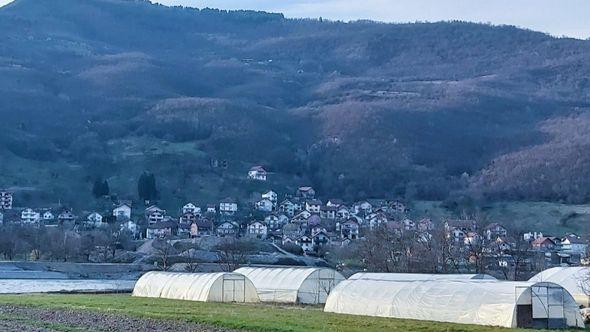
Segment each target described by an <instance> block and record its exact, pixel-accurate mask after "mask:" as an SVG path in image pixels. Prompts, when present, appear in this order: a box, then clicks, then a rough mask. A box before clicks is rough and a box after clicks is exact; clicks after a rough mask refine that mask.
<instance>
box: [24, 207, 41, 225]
mask: <svg viewBox="0 0 590 332" xmlns="http://www.w3.org/2000/svg"><path fill="white" fill-rule="evenodd" d="M20 219H21V221H22V222H23V223H25V224H34V223H38V222H39V220H41V214H40V213H39V212H36V211H33V209H29V208H26V209H24V210H23V211H22V212H21V214H20Z"/></svg>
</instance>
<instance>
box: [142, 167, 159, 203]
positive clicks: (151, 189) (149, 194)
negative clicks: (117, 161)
mask: <svg viewBox="0 0 590 332" xmlns="http://www.w3.org/2000/svg"><path fill="white" fill-rule="evenodd" d="M137 194H138V195H139V198H140V199H142V200H144V201H152V200H155V199H157V198H158V188H157V185H156V176H155V175H154V174H152V173H149V172H143V174H141V176H140V177H139V181H138V182H137Z"/></svg>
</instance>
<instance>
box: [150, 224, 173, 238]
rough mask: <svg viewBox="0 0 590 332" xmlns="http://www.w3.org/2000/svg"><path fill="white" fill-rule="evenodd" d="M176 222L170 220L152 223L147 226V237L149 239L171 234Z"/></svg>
mask: <svg viewBox="0 0 590 332" xmlns="http://www.w3.org/2000/svg"><path fill="white" fill-rule="evenodd" d="M174 227H175V224H174V223H173V222H169V221H161V222H158V223H154V224H150V225H148V227H147V231H146V238H147V239H158V238H165V237H168V236H171V235H172V233H173V228H174Z"/></svg>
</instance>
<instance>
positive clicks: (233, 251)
mask: <svg viewBox="0 0 590 332" xmlns="http://www.w3.org/2000/svg"><path fill="white" fill-rule="evenodd" d="M216 249H217V251H218V256H219V263H220V265H221V269H222V270H223V271H226V272H231V271H234V270H236V269H238V268H239V267H240V266H241V265H243V264H246V263H247V258H248V255H249V254H250V253H253V252H254V251H255V245H254V243H252V242H251V241H247V240H238V239H234V238H228V239H224V240H223V241H222V242H221V243H220V244H218V245H217V247H216Z"/></svg>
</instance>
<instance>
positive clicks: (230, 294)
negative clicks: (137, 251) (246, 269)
mask: <svg viewBox="0 0 590 332" xmlns="http://www.w3.org/2000/svg"><path fill="white" fill-rule="evenodd" d="M133 296H138V297H158V298H166V299H175V300H188V301H200V302H241V303H244V302H248V303H249V302H259V300H258V295H257V293H256V288H254V285H253V284H252V282H251V281H250V280H248V278H246V277H244V276H243V275H241V274H237V273H170V272H148V273H146V274H144V275H143V276H142V277H141V278H139V280H138V281H137V283H136V284H135V288H134V289H133Z"/></svg>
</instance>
